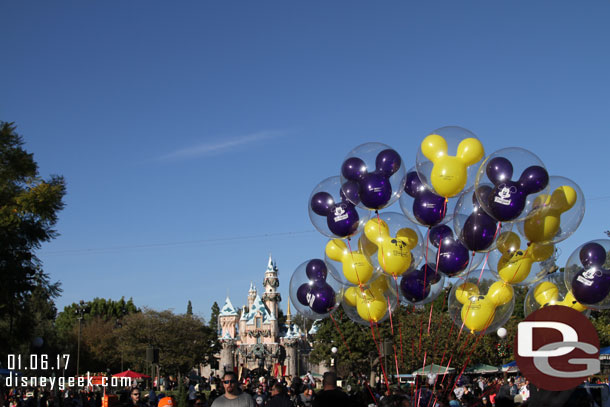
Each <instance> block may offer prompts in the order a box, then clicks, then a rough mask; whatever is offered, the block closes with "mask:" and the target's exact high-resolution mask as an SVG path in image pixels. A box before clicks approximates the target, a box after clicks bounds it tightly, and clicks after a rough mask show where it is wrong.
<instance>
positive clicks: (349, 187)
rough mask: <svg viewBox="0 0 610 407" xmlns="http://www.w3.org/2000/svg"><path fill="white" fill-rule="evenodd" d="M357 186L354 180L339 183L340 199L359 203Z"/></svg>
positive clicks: (355, 203)
mask: <svg viewBox="0 0 610 407" xmlns="http://www.w3.org/2000/svg"><path fill="white" fill-rule="evenodd" d="M358 188H359V185H358V183H357V182H356V181H347V182H345V183H344V184H343V185H341V191H339V194H340V195H341V199H343V200H344V201H350V202H351V203H353V204H354V205H358V204H359V203H360V195H359V193H358Z"/></svg>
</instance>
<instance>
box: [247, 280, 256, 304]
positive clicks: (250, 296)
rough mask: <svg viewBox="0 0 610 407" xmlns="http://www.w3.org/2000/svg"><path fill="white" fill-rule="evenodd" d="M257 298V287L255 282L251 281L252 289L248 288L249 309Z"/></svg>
mask: <svg viewBox="0 0 610 407" xmlns="http://www.w3.org/2000/svg"><path fill="white" fill-rule="evenodd" d="M255 298H256V287H254V282H252V281H250V290H248V309H250V308H252V304H253V303H254V299H255Z"/></svg>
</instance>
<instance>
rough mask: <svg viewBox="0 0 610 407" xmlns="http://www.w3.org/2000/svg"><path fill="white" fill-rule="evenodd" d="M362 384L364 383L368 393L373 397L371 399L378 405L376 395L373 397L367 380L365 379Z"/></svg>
mask: <svg viewBox="0 0 610 407" xmlns="http://www.w3.org/2000/svg"><path fill="white" fill-rule="evenodd" d="M364 384H365V386H366V388H367V389H369V393H370V394H371V397H372V398H373V401H374V402H375V405H378V404H377V397H375V395H374V394H373V391H372V390H371V386H369V382H367V381H366V380H365V381H364Z"/></svg>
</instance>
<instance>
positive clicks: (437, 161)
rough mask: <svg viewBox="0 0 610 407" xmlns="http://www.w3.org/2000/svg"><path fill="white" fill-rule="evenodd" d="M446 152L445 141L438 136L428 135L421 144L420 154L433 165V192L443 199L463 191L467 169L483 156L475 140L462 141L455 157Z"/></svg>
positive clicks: (431, 180) (479, 143)
mask: <svg viewBox="0 0 610 407" xmlns="http://www.w3.org/2000/svg"><path fill="white" fill-rule="evenodd" d="M447 150H448V146H447V141H446V140H445V138H444V137H442V136H441V135H439V134H430V135H429V136H427V137H426V138H425V139H424V140H423V141H422V143H421V153H422V154H423V155H424V156H425V157H426V158H427V159H428V160H430V161H431V162H432V163H433V167H432V172H431V174H430V183H431V184H432V187H433V188H434V192H436V193H437V194H439V195H441V196H442V197H445V198H449V197H452V196H455V195H457V194H459V193H460V191H462V189H464V186H465V185H466V182H467V180H468V167H469V166H471V165H473V164H476V163H477V162H479V161H480V160H481V159H482V158H483V156H484V155H485V150H484V149H483V145H482V144H481V142H480V141H479V140H478V139H476V138H466V139H464V140H462V141H461V142H460V144H459V145H458V148H457V154H456V155H455V156H452V155H449V154H448V151H447Z"/></svg>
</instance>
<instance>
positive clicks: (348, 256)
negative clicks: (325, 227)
mask: <svg viewBox="0 0 610 407" xmlns="http://www.w3.org/2000/svg"><path fill="white" fill-rule="evenodd" d="M326 255H327V256H328V258H330V259H332V260H335V261H339V262H341V264H342V266H343V267H342V268H343V275H344V276H345V278H346V279H347V281H349V282H350V283H352V284H364V283H366V282H367V281H369V280H370V279H371V277H372V276H373V266H372V265H371V263H369V261H368V259H367V258H366V256H365V255H364V254H363V253H362V252H361V251H360V250H357V251H352V252H350V251H349V249H348V247H347V245H346V244H345V242H344V241H343V240H341V239H333V240H331V241H329V242H328V243H327V244H326Z"/></svg>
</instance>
